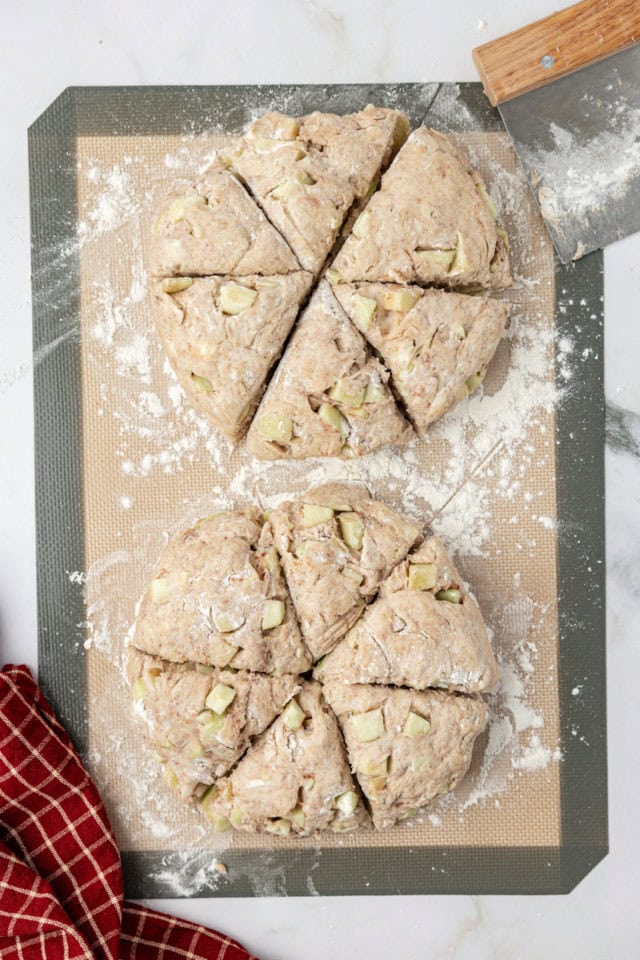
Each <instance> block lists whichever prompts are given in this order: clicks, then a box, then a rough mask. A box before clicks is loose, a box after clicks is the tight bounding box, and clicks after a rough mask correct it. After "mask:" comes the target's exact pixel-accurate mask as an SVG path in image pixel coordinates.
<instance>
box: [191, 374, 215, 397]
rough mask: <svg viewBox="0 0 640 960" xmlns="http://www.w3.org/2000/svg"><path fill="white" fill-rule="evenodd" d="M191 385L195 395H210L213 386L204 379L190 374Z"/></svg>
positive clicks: (209, 381)
mask: <svg viewBox="0 0 640 960" xmlns="http://www.w3.org/2000/svg"><path fill="white" fill-rule="evenodd" d="M191 385H192V387H193V389H194V390H195V391H196V392H197V393H212V392H213V384H212V383H211V380H207V378H206V377H201V376H200V375H199V374H197V373H192V374H191Z"/></svg>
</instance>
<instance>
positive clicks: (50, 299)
mask: <svg viewBox="0 0 640 960" xmlns="http://www.w3.org/2000/svg"><path fill="white" fill-rule="evenodd" d="M372 100H373V101H375V102H377V103H379V104H381V105H389V106H398V107H400V108H404V109H405V111H406V112H408V113H409V115H410V118H411V121H412V126H415V125H418V124H419V123H421V122H423V121H424V120H425V119H427V120H428V122H429V123H430V124H432V125H433V126H435V127H438V128H440V129H443V130H445V131H447V132H454V131H465V130H472V129H481V130H501V129H502V126H501V123H500V120H499V117H498V115H497V113H496V112H495V111H493V110H492V109H491V108H490V107H489V105H488V103H487V101H486V98H485V97H484V95H483V93H482V88H481V85H480V84H475V83H461V84H452V83H445V84H439V83H430V84H394V85H376V84H354V85H329V86H322V85H316V86H278V87H261V86H257V87H104V88H101V87H86V88H81V87H75V88H69V89H67V90H66V91H65V92H64V93H63V94H62V95H61V96H60V97H59V98H58V99H57V100H56V101H55V102H54V103H53V104H52V105H51V107H49V108H48V110H47V111H45V113H44V114H42V116H41V117H40V118H39V119H38V120H37V121H36V122H35V123H34V124H33V126H32V127H31V129H30V131H29V148H30V149H29V157H30V182H31V217H32V259H33V315H34V353H35V358H36V361H35V362H34V392H35V406H36V410H35V416H36V523H37V551H38V625H39V630H38V638H39V648H38V649H39V663H40V681H41V683H42V685H43V689H44V690H45V692H46V694H47V696H48V697H49V698H50V699H51V701H52V703H53V705H54V707H55V708H56V710H57V711H58V713H59V715H60V717H61V718H62V720H63V721H64V723H65V725H66V727H67V729H68V730H69V732H70V734H71V736H72V738H73V740H74V742H75V743H76V745H77V746H78V747H79V749H80V750H81V751H82V750H83V749H84V748H85V746H86V715H85V709H84V701H85V695H86V677H85V668H84V647H83V644H82V641H83V639H84V634H83V631H82V628H80V627H78V624H80V623H81V622H82V621H83V620H84V619H85V618H86V613H85V609H84V603H83V598H82V591H81V588H80V587H78V586H77V585H74V584H71V583H70V581H69V579H68V572H67V571H71V570H82V569H84V559H83V530H82V523H83V517H82V477H81V457H80V455H79V454H80V449H81V438H82V432H81V431H82V425H81V422H80V396H79V336H78V334H79V322H80V318H79V311H78V286H79V284H78V279H79V262H78V257H77V254H76V253H74V252H73V249H74V241H75V230H76V169H75V163H76V157H75V137H76V136H104V135H113V136H118V135H136V134H138V135H144V134H153V133H156V134H160V133H167V134H181V133H198V132H205V131H210V130H215V129H220V130H228V131H239V130H240V129H242V127H243V126H244V124H245V123H246V122H247V119H248V115H247V109H246V104H247V103H250V104H251V111H252V112H259V111H266V110H269V109H281V110H291V111H292V112H294V113H299V114H300V113H304V112H308V111H310V110H312V109H322V110H331V111H335V112H349V111H350V110H354V109H359V108H361V107H362V106H364V105H365V104H366V103H367V102H369V101H372ZM556 283H557V286H558V290H559V291H561V290H563V289H564V290H565V291H567V293H566V294H564V295H562V296H563V299H564V304H563V305H564V306H565V308H566V312H565V313H559V315H558V318H557V322H558V333H559V335H561V334H562V333H566V334H567V335H570V336H571V337H572V339H573V340H574V344H575V347H574V349H575V352H576V354H577V355H578V354H579V353H581V351H582V350H583V349H586V347H590V348H592V351H593V352H592V353H591V354H590V356H589V357H588V359H586V360H585V361H584V363H583V365H582V368H581V373H583V374H584V375H583V376H582V378H581V380H580V382H579V384H575V383H574V384H572V390H571V391H570V394H569V396H568V397H567V398H566V399H565V401H564V402H563V403H562V404H561V405H560V407H559V409H558V411H557V417H556V441H557V444H558V447H557V458H558V460H557V466H558V469H557V498H558V519H559V524H558V531H559V533H558V580H559V584H560V597H559V600H560V635H561V640H560V658H559V687H560V699H561V703H560V710H561V728H562V749H563V752H564V757H565V759H564V762H563V763H562V764H561V766H560V778H561V796H562V836H563V841H562V844H561V845H560V846H558V847H513V848H509V847H499V848H496V847H479V848H473V847H430V848H413V849H412V848H406V847H392V848H380V847H368V848H359V849H357V850H352V849H350V848H338V849H324V850H320V851H319V850H317V849H313V850H278V849H277V848H275V849H274V850H272V851H267V852H264V851H255V852H254V851H252V852H248V851H241V850H228V851H225V853H224V859H225V862H226V863H227V866H228V868H229V875H228V878H225V880H224V881H222V882H221V884H220V887H219V889H215V890H213V889H210V888H209V887H207V886H206V885H205V886H203V887H202V888H200V889H198V890H196V891H194V892H193V896H205V895H215V896H252V895H255V893H256V889H255V884H254V883H252V875H254V874H255V873H256V871H259V873H260V876H261V878H263V879H264V878H265V877H267V878H269V877H270V879H267V880H266V882H261V890H260V892H261V893H262V892H265V891H268V892H269V893H272V894H274V895H289V896H299V895H308V894H309V893H310V890H309V885H308V879H309V878H311V880H312V883H313V890H314V892H318V893H320V894H323V895H338V894H366V893H368V894H409V893H458V894H463V893H466V894H482V893H486V894H491V893H504V894H525V893H532V894H541V893H563V892H567V891H568V890H570V889H572V887H574V886H575V884H576V883H577V882H578V881H579V880H580V879H581V878H582V877H584V876H585V875H586V874H587V873H588V872H589V871H590V870H591V869H592V868H593V866H594V865H595V864H596V863H597V862H598V861H599V860H600V859H601V858H602V857H603V856H604V855H605V853H606V850H607V814H606V752H605V751H606V728H605V701H604V656H605V632H604V509H603V503H604V473H603V456H604V419H603V386H602V377H603V358H602V301H601V295H602V256H601V254H592V255H591V256H590V257H586V258H584V259H583V260H581V261H579V262H578V263H576V264H574V265H569V266H567V267H562V266H560V265H559V264H558V265H557V266H556ZM52 291H53V292H54V293H55V296H52ZM570 300H572V301H573V303H569V301H570ZM581 300H584V301H585V303H584V304H580V301H581ZM591 314H595V315H596V317H597V320H595V321H594V320H591V319H589V317H590V315H591ZM576 324H579V325H581V327H582V329H581V331H578V330H577V329H576ZM588 566H590V567H591V569H592V572H591V573H588V575H587V570H586V568H587V567H588ZM577 684H583V695H582V696H581V697H574V696H572V695H571V690H572V689H573V687H574V686H575V685H577ZM572 729H577V730H578V736H573V735H572ZM587 744H588V746H587ZM203 858H204V859H205V860H206V858H210V859H213V854H212V853H211V852H210V851H202V852H197V851H195V852H194V853H193V856H192V858H190V859H188V860H187V863H186V864H185V855H184V853H178V854H176V853H175V852H174V851H162V850H159V851H151V852H147V853H142V852H132V851H124V852H123V856H122V860H123V867H124V876H125V888H126V893H127V895H128V896H131V897H170V896H172V893H173V891H172V889H171V886H170V884H167V883H165V882H163V881H162V880H160V879H157V878H154V877H153V874H157V875H160V874H162V873H163V872H165V871H167V870H168V869H170V867H171V864H172V861H174V860H175V863H176V865H177V864H178V861H179V865H180V868H181V869H184V868H185V865H186V866H188V864H189V863H191V861H193V865H194V867H196V866H198V865H202V863H203Z"/></svg>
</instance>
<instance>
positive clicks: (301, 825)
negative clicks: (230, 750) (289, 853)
mask: <svg viewBox="0 0 640 960" xmlns="http://www.w3.org/2000/svg"><path fill="white" fill-rule="evenodd" d="M295 703H296V704H297V706H298V707H299V708H300V716H299V718H298V719H297V720H296V721H295V723H297V722H300V726H299V727H297V728H296V729H292V727H291V725H290V723H287V714H286V713H285V714H283V715H281V716H280V717H278V719H277V720H276V721H275V723H273V724H272V726H271V727H269V729H268V730H267V731H266V732H265V733H263V734H262V735H261V736H260V737H258V739H257V740H256V741H255V743H254V744H253V746H252V747H250V748H249V750H248V751H247V753H246V755H245V756H244V757H243V758H242V760H241V761H240V763H239V764H238V766H237V767H236V768H235V770H234V771H233V773H231V775H230V776H229V778H228V780H222V781H220V782H219V783H218V784H216V785H215V786H214V787H213V788H212V789H211V791H210V792H209V793H208V794H207V795H206V796H205V797H204V799H203V801H202V805H203V808H204V810H205V812H206V813H208V814H209V815H211V814H213V818H214V819H213V822H214V826H216V827H217V829H221V828H224V821H222V822H221V820H220V818H226V820H227V822H228V823H229V825H231V824H233V826H234V827H236V828H237V829H238V830H244V831H248V832H252V833H255V832H267V833H274V834H276V835H280V836H286V835H288V834H289V833H293V834H298V835H299V836H308V835H310V834H312V833H316V832H317V831H319V830H327V829H329V830H333V831H334V832H336V833H339V832H345V831H348V830H354V829H355V828H356V827H359V826H364V825H365V824H366V823H367V822H368V820H369V818H368V815H367V812H366V810H365V809H364V805H363V803H362V799H361V797H360V793H359V791H358V788H357V787H356V785H355V784H354V782H353V778H352V776H351V771H350V770H349V765H348V763H347V758H346V753H345V749H344V744H343V742H342V737H341V736H340V731H339V730H338V724H337V722H336V719H335V717H334V715H333V713H332V712H331V710H329V708H328V707H327V705H326V704H325V702H324V699H323V697H322V689H321V687H320V684H319V683H313V682H305V683H303V685H302V689H301V691H300V693H298V694H297V695H296V697H295ZM295 723H294V726H295Z"/></svg>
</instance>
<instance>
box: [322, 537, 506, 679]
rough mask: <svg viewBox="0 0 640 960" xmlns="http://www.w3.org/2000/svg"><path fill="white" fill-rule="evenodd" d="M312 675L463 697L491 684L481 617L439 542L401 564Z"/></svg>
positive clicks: (493, 675) (432, 540)
mask: <svg viewBox="0 0 640 960" xmlns="http://www.w3.org/2000/svg"><path fill="white" fill-rule="evenodd" d="M316 677H317V678H318V679H319V680H321V681H325V680H326V681H329V682H332V681H334V680H338V681H341V682H342V683H384V684H392V685H395V686H400V687H413V688H414V689H416V690H425V689H426V688H427V687H442V688H447V689H450V690H457V691H461V692H463V693H479V692H482V691H486V690H490V689H491V688H492V687H493V686H495V684H496V682H497V680H498V665H497V663H496V661H495V657H494V655H493V651H492V649H491V641H490V639H489V635H488V633H487V629H486V627H485V625H484V621H483V619H482V614H481V613H480V609H479V607H478V604H477V603H476V601H475V599H474V597H473V596H471V594H470V593H468V591H467V590H466V588H465V585H464V583H463V582H462V578H461V576H460V574H459V573H458V571H457V570H456V568H455V567H454V565H453V564H452V562H451V560H450V559H449V556H448V554H447V551H446V550H445V548H444V545H443V543H442V541H441V540H440V538H439V537H429V538H428V539H427V540H425V542H424V543H423V544H421V546H420V547H418V549H417V550H415V551H414V552H413V553H412V554H410V555H409V556H408V557H407V558H406V559H405V560H403V561H401V563H399V564H398V566H397V567H396V568H395V570H393V571H392V573H391V575H390V576H389V577H388V579H387V580H385V581H384V583H383V584H382V585H381V587H380V592H379V594H378V596H377V598H376V599H375V600H374V601H373V603H372V604H371V605H370V606H369V607H367V609H366V610H365V612H364V613H363V615H362V617H361V618H360V620H358V622H357V623H356V624H355V626H354V627H352V628H351V630H350V631H349V633H348V634H347V635H346V637H345V638H344V640H342V641H341V642H340V644H339V645H338V646H337V647H336V649H335V650H334V651H333V652H332V653H330V654H329V656H328V657H325V658H324V660H323V661H322V663H321V664H320V665H319V666H318V667H317V668H316Z"/></svg>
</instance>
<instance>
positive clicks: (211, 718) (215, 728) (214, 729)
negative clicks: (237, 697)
mask: <svg viewBox="0 0 640 960" xmlns="http://www.w3.org/2000/svg"><path fill="white" fill-rule="evenodd" d="M197 719H198V723H199V725H200V739H201V740H202V741H203V742H204V743H208V742H209V741H211V740H217V739H218V734H219V733H220V731H221V730H222V728H223V727H224V725H225V718H224V717H220V716H218V714H216V713H214V712H213V710H201V711H200V713H199V714H198V717H197Z"/></svg>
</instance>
